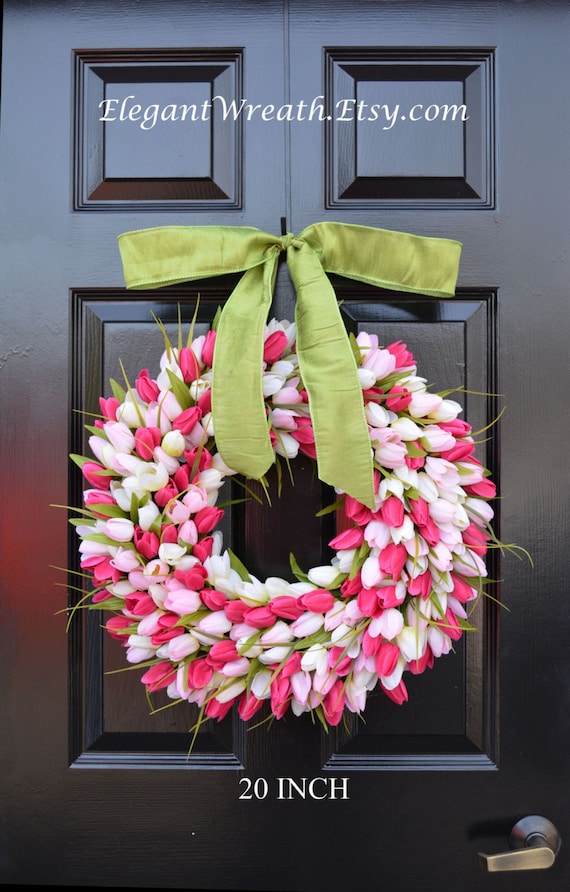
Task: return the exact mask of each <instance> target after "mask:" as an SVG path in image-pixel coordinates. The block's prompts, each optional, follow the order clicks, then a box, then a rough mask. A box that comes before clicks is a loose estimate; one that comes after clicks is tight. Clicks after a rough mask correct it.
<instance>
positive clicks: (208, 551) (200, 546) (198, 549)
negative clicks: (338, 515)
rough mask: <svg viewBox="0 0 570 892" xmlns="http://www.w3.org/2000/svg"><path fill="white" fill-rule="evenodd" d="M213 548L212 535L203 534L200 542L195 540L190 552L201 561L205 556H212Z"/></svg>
mask: <svg viewBox="0 0 570 892" xmlns="http://www.w3.org/2000/svg"><path fill="white" fill-rule="evenodd" d="M213 548H214V537H213V536H205V537H204V538H203V539H201V540H200V542H196V543H195V545H194V547H193V548H192V554H193V555H194V556H195V557H197V558H198V560H199V561H201V562H203V561H205V560H206V559H207V558H209V557H211V556H212V551H213Z"/></svg>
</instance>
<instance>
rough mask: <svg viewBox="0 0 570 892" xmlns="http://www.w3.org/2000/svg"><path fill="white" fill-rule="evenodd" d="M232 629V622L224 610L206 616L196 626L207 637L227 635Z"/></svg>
mask: <svg viewBox="0 0 570 892" xmlns="http://www.w3.org/2000/svg"><path fill="white" fill-rule="evenodd" d="M231 627H232V624H231V622H230V620H229V619H228V618H227V616H226V614H225V613H224V611H223V610H214V612H213V613H209V614H208V615H207V616H204V617H203V618H202V619H201V620H200V622H199V623H198V624H197V625H196V628H197V629H199V630H200V631H201V632H205V633H206V634H207V635H225V634H226V632H229V631H230V629H231Z"/></svg>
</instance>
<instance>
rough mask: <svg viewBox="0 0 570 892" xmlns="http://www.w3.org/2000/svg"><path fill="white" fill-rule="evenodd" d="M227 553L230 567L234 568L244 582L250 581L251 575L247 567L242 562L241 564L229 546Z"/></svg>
mask: <svg viewBox="0 0 570 892" xmlns="http://www.w3.org/2000/svg"><path fill="white" fill-rule="evenodd" d="M228 554H229V556H230V567H231V568H232V570H235V572H236V573H237V574H238V576H239V578H240V579H242V580H243V581H244V582H251V576H250V575H249V573H248V571H247V568H246V567H245V565H244V564H242V562H241V561H240V559H239V558H238V556H237V555H236V554H234V552H233V551H232V550H231V548H228Z"/></svg>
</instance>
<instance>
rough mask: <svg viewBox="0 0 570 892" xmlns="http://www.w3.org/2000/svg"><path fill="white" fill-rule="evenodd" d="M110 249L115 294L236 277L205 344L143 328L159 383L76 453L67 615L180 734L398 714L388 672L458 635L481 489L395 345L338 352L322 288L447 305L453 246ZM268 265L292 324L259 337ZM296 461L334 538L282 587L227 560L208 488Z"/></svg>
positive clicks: (473, 580)
mask: <svg viewBox="0 0 570 892" xmlns="http://www.w3.org/2000/svg"><path fill="white" fill-rule="evenodd" d="M119 244H120V247H121V254H122V259H123V264H124V269H125V278H126V281H127V285H128V286H129V287H134V288H139V289H140V288H150V287H157V286H161V285H166V284H169V283H170V282H175V281H178V282H179V281H187V280H190V279H192V278H200V277H203V276H204V275H205V274H208V275H214V274H221V273H226V272H228V271H232V270H235V269H240V270H242V271H243V270H246V272H245V275H244V276H243V278H242V280H241V282H240V284H239V285H238V286H237V287H236V290H235V292H234V293H233V294H232V295H231V296H230V298H229V300H228V302H227V303H226V305H225V307H224V310H223V311H222V312H221V313H218V315H217V318H216V320H215V321H214V324H213V325H212V327H211V329H210V330H209V331H208V333H207V334H205V335H200V336H194V326H193V325H192V326H191V327H190V331H189V333H188V337H187V339H186V343H183V341H182V340H181V339H180V338H179V340H178V343H177V344H176V345H174V344H172V343H171V342H170V341H169V339H168V337H167V336H166V332H165V330H164V328H163V327H162V326H161V328H162V330H163V334H164V337H165V348H164V352H163V354H162V357H161V358H160V370H159V371H157V372H155V373H154V374H151V372H150V371H149V370H148V369H147V368H143V369H142V370H141V371H140V373H139V374H138V376H137V377H136V379H135V380H134V381H133V382H129V381H128V380H127V379H126V378H125V381H124V382H123V383H122V384H119V383H117V382H116V381H112V382H111V385H112V395H111V396H108V397H106V398H103V397H101V398H100V416H99V417H97V418H96V420H95V422H94V424H93V425H91V426H88V427H87V431H88V432H89V435H90V436H89V446H90V449H91V452H92V453H93V456H92V457H86V456H78V455H74V456H72V458H73V459H74V460H75V462H76V463H77V464H78V465H79V466H80V467H81V471H82V474H83V478H84V480H85V483H86V488H85V490H84V493H83V502H84V506H83V509H82V511H81V512H79V513H80V514H81V517H76V518H74V519H73V520H72V522H73V523H74V524H75V525H76V527H77V533H78V535H79V538H80V545H79V552H80V564H81V569H82V572H83V573H86V574H87V575H88V577H89V579H90V580H91V583H92V585H91V587H90V589H89V591H88V592H86V593H85V599H84V602H82V603H85V604H86V606H88V607H89V608H92V609H97V610H103V611H105V612H106V614H107V618H106V621H105V628H106V630H107V631H108V632H109V633H110V635H111V636H113V638H115V639H117V640H118V641H120V642H121V644H122V645H123V647H124V648H125V653H126V659H127V661H128V663H131V664H138V665H139V666H140V667H141V668H142V669H144V670H145V671H144V673H143V674H142V678H141V680H142V682H143V684H144V685H145V687H146V689H147V691H148V692H149V693H150V694H152V693H153V692H155V691H158V690H160V689H165V690H166V693H167V695H168V697H169V698H171V699H172V701H174V702H179V701H189V702H191V703H195V704H197V706H198V708H199V719H198V722H197V726H196V727H199V725H200V724H201V723H202V722H203V721H206V720H208V719H218V720H220V719H222V718H223V717H224V716H225V715H226V714H227V712H228V711H229V710H230V709H231V708H232V706H233V705H234V704H235V705H237V709H238V712H239V715H240V717H241V718H242V719H243V720H247V719H249V718H251V717H252V716H253V715H254V714H255V713H256V712H257V711H258V710H259V709H260V708H261V707H262V705H263V704H264V703H265V702H266V701H267V702H268V704H269V710H270V714H271V715H272V716H274V717H275V718H277V719H279V718H281V717H282V716H283V715H284V714H285V713H286V712H287V711H288V710H289V709H290V710H291V711H292V712H293V713H294V714H295V715H300V714H302V713H305V712H311V713H312V714H313V715H315V716H316V717H318V719H319V720H320V721H321V722H322V723H323V725H324V726H325V727H327V728H328V727H329V726H332V725H336V724H338V722H339V721H340V720H341V718H342V716H343V714H344V711H345V710H348V711H350V712H353V713H357V714H361V713H362V712H363V711H364V709H365V705H366V700H367V696H368V694H369V693H370V692H371V691H373V690H374V689H380V690H381V691H382V692H383V693H385V694H386V695H387V696H388V697H389V698H391V699H392V700H393V701H395V702H396V703H398V704H401V703H403V702H404V701H406V700H407V697H408V694H407V690H406V685H405V673H406V672H411V673H413V674H419V673H422V672H424V671H425V670H426V669H428V668H431V667H432V666H433V664H434V660H435V658H436V657H440V656H442V655H444V654H447V653H448V652H449V651H450V650H452V648H453V644H454V642H455V641H457V640H458V639H459V638H461V636H462V635H463V633H464V631H465V630H467V629H472V628H473V627H472V626H471V624H470V622H469V619H468V611H469V609H470V605H471V603H472V602H474V601H475V599H477V598H478V596H480V595H481V594H482V593H483V591H484V587H485V584H486V583H487V581H488V580H487V571H486V565H485V554H486V552H487V550H488V548H489V546H490V545H491V544H498V543H497V540H496V539H495V537H494V534H493V532H492V528H491V526H490V522H491V520H492V517H493V510H492V508H491V505H490V500H492V499H493V498H494V496H495V485H494V484H493V482H492V481H491V480H490V479H489V473H488V471H487V470H486V469H485V468H484V467H483V466H482V464H481V463H480V461H479V460H478V459H477V458H476V457H475V442H474V439H473V435H472V431H471V428H470V426H469V424H468V423H467V422H466V421H464V420H460V419H459V417H458V415H459V414H460V412H461V407H460V405H459V403H457V402H455V401H454V400H452V399H450V398H449V396H450V395H449V394H439V393H435V392H431V391H430V390H429V389H428V388H427V386H426V380H425V379H424V378H422V377H420V376H419V375H418V373H417V368H416V364H415V361H414V358H413V356H412V353H411V352H410V351H409V350H408V348H407V346H406V345H405V344H404V343H402V342H401V341H398V342H396V343H392V344H388V345H386V346H382V345H381V344H379V343H378V339H377V337H376V336H375V335H373V334H367V333H365V332H361V333H359V334H358V336H356V337H354V336H352V335H351V336H350V337H348V336H347V335H346V333H345V330H344V327H343V324H342V321H341V318H340V314H339V311H338V307H337V303H336V300H335V298H334V292H332V288H331V286H330V284H329V280H328V278H327V276H326V272H327V271H329V272H330V271H333V272H341V273H342V274H343V275H354V277H356V278H359V279H361V280H364V281H370V282H372V283H373V284H376V285H383V286H384V287H390V288H396V289H398V290H407V291H418V292H421V293H424V294H426V293H427V294H428V295H440V296H451V295H452V294H453V293H454V285H455V277H456V274H457V264H458V258H459V250H460V246H459V245H458V243H457V242H450V241H447V240H443V239H423V238H419V237H418V236H412V235H408V234H405V233H393V232H387V231H385V230H376V229H372V228H370V227H361V226H350V225H342V224H317V225H316V226H314V227H309V228H308V229H307V230H305V231H304V232H303V233H301V234H300V236H299V237H293V236H286V237H284V238H274V237H273V236H270V235H267V234H266V233H261V232H259V231H258V230H252V229H247V230H245V231H244V230H243V229H239V228H233V227H159V228H155V229H150V230H139V231H137V232H132V233H125V234H123V235H122V236H120V239H119ZM244 246H245V247H244ZM284 249H285V250H287V259H288V263H289V267H290V269H291V274H292V278H293V281H294V284H295V288H296V292H297V301H298V302H297V310H296V320H295V322H289V321H278V320H276V319H271V320H270V321H267V307H268V303H269V301H270V298H271V290H272V287H273V281H274V270H275V264H276V260H277V257H278V254H279V252H280V251H281V250H284ZM228 258H230V259H229V260H228ZM347 258H348V260H347ZM410 270H411V272H410ZM250 274H251V275H250ZM248 277H249V278H248ZM244 280H245V285H244ZM317 292H318V293H317ZM323 294H324V298H322V295H323ZM321 299H322V302H320V301H321ZM248 301H249V303H248ZM315 306H316V315H315ZM159 324H160V322H159ZM339 369H340V372H339ZM236 388H237V391H236ZM236 393H237V394H239V395H240V399H237V400H236ZM236 410H237V415H236ZM341 419H342V421H341ZM299 452H300V453H303V454H305V455H307V456H309V457H310V458H311V459H312V460H313V461H314V463H315V466H316V469H317V472H318V475H319V477H320V478H321V479H323V480H325V481H326V482H327V483H329V484H330V485H331V486H332V487H333V492H334V495H333V501H332V504H331V505H330V510H335V509H338V510H339V512H341V513H342V515H343V518H344V520H343V524H342V525H341V526H342V527H344V528H343V529H342V532H340V533H338V535H336V536H335V537H334V539H332V541H331V542H330V543H329V544H330V548H331V551H332V557H331V560H330V563H328V564H326V565H325V566H318V567H311V568H308V569H305V570H302V569H301V568H300V567H299V566H298V564H297V562H296V561H295V560H294V558H292V559H291V567H292V575H293V576H294V579H295V581H289V580H286V579H281V578H277V577H270V578H268V579H257V578H256V577H255V576H254V575H252V574H251V573H250V572H249V571H248V570H247V568H246V567H245V566H244V565H243V563H242V562H241V561H240V559H239V557H238V556H237V555H235V554H234V553H233V552H232V551H231V549H228V548H225V547H224V543H223V540H222V534H221V532H220V531H219V530H218V529H217V527H218V525H219V522H220V519H221V517H222V515H223V513H224V512H223V507H221V502H220V503H219V495H220V491H221V490H222V487H223V486H224V482H225V480H226V478H228V477H236V478H238V479H241V480H242V481H243V485H244V486H245V487H246V489H247V488H248V487H247V478H256V479H260V480H262V481H264V480H265V476H264V475H265V473H266V471H267V468H268V467H270V466H271V465H272V464H278V465H279V464H281V465H282V464H283V463H284V462H285V463H287V464H289V463H292V467H293V470H294V459H295V457H296V456H297V454H298V453H299Z"/></svg>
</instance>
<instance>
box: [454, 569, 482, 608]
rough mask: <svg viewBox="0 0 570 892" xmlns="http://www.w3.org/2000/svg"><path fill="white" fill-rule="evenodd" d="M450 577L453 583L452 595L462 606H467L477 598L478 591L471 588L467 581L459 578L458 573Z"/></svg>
mask: <svg viewBox="0 0 570 892" xmlns="http://www.w3.org/2000/svg"><path fill="white" fill-rule="evenodd" d="M450 576H451V579H452V581H453V589H452V590H451V593H452V595H453V597H454V598H457V600H458V601H459V602H460V603H461V604H465V603H467V601H471V600H472V599H473V598H475V597H476V595H477V590H476V589H474V588H473V587H472V586H470V585H469V583H468V582H467V580H466V579H464V578H463V577H462V576H458V574H457V573H450Z"/></svg>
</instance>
